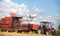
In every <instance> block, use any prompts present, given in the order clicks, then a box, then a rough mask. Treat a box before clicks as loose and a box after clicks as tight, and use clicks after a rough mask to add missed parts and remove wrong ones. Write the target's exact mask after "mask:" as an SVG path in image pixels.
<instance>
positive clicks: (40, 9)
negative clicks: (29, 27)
mask: <svg viewBox="0 0 60 36" xmlns="http://www.w3.org/2000/svg"><path fill="white" fill-rule="evenodd" d="M12 12H13V13H16V14H17V15H18V16H27V15H30V14H35V15H37V17H36V18H34V19H33V20H34V21H36V22H37V23H38V24H39V23H40V21H42V20H44V21H51V22H52V23H54V26H53V27H54V28H55V29H58V25H59V24H60V22H59V21H60V0H0V18H3V17H6V16H10V15H9V14H10V13H12ZM25 18H26V17H25ZM35 19H36V20H35Z"/></svg>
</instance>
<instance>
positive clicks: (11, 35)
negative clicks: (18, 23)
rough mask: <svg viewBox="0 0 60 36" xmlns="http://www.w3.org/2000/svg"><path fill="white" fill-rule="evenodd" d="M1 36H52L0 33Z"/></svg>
mask: <svg viewBox="0 0 60 36" xmlns="http://www.w3.org/2000/svg"><path fill="white" fill-rule="evenodd" d="M0 36H51V35H42V34H36V33H33V32H29V33H26V32H22V33H17V32H0Z"/></svg>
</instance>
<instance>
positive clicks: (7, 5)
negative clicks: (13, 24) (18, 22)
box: [0, 0, 30, 16]
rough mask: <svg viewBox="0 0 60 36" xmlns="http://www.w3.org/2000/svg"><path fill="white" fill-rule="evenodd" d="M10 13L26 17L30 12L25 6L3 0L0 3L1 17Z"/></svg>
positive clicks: (9, 0)
mask: <svg viewBox="0 0 60 36" xmlns="http://www.w3.org/2000/svg"><path fill="white" fill-rule="evenodd" d="M12 12H13V13H16V14H17V15H28V14H29V13H30V10H29V9H28V7H27V6H26V5H25V4H20V5H18V4H17V3H14V2H12V1H11V0H3V2H0V14H2V16H3V15H8V14H10V13H12Z"/></svg>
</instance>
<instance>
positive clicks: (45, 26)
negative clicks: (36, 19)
mask: <svg viewBox="0 0 60 36" xmlns="http://www.w3.org/2000/svg"><path fill="white" fill-rule="evenodd" d="M41 26H42V27H43V28H47V29H51V28H52V26H53V24H52V23H51V22H47V21H42V22H41Z"/></svg>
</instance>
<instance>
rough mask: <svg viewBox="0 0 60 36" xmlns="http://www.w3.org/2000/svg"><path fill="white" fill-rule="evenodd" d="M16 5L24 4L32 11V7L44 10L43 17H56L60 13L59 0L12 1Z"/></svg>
mask: <svg viewBox="0 0 60 36" xmlns="http://www.w3.org/2000/svg"><path fill="white" fill-rule="evenodd" d="M12 1H13V2H15V3H18V4H21V3H24V4H25V5H27V6H28V8H29V9H30V10H31V8H32V7H34V6H35V7H37V8H42V9H44V13H43V14H42V15H43V16H47V15H54V14H58V13H60V12H59V11H58V9H59V8H58V6H59V3H58V1H57V0H12Z"/></svg>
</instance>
